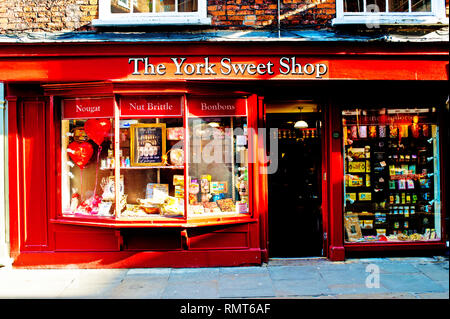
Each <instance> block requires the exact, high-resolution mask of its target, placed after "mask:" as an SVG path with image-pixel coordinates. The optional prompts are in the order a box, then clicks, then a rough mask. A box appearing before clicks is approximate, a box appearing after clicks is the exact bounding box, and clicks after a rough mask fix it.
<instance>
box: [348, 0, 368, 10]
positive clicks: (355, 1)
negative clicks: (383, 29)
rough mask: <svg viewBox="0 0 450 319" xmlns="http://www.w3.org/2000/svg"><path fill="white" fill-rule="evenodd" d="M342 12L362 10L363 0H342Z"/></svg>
mask: <svg viewBox="0 0 450 319" xmlns="http://www.w3.org/2000/svg"><path fill="white" fill-rule="evenodd" d="M344 12H364V3H363V0H344Z"/></svg>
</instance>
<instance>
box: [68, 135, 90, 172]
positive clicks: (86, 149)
mask: <svg viewBox="0 0 450 319" xmlns="http://www.w3.org/2000/svg"><path fill="white" fill-rule="evenodd" d="M67 148H68V149H70V150H72V152H70V151H69V152H68V153H69V156H70V158H71V159H72V160H73V161H74V162H75V164H77V165H78V167H79V168H81V169H83V168H84V167H85V166H86V164H87V163H88V162H89V160H90V159H91V157H92V154H94V148H93V147H92V145H91V144H90V143H88V142H82V143H80V142H76V141H74V142H72V143H70V144H69V146H68V147H67Z"/></svg>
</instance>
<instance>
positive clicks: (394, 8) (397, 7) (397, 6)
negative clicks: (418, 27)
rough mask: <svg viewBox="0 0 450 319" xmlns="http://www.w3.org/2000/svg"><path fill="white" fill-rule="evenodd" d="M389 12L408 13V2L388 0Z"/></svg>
mask: <svg viewBox="0 0 450 319" xmlns="http://www.w3.org/2000/svg"><path fill="white" fill-rule="evenodd" d="M389 12H409V2H408V0H389Z"/></svg>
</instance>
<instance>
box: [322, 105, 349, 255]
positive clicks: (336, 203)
mask: <svg viewBox="0 0 450 319" xmlns="http://www.w3.org/2000/svg"><path fill="white" fill-rule="evenodd" d="M326 112H327V115H326V117H327V122H328V123H326V124H327V126H328V129H327V136H326V138H327V139H328V156H327V158H328V161H329V163H328V177H327V179H328V181H327V184H328V212H329V215H328V217H329V219H328V220H329V224H328V243H329V246H328V258H329V259H330V260H332V261H339V260H344V259H345V250H344V234H343V227H344V226H343V198H342V197H343V182H344V176H343V172H344V170H343V158H342V138H341V136H342V125H341V115H340V110H339V108H338V107H336V106H334V105H333V104H332V103H331V104H330V105H329V108H328V109H327V111H326ZM333 133H334V134H333ZM336 133H337V134H338V135H337V134H336Z"/></svg>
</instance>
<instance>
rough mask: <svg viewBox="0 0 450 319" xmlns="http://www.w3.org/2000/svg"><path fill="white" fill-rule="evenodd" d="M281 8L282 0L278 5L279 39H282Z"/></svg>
mask: <svg viewBox="0 0 450 319" xmlns="http://www.w3.org/2000/svg"><path fill="white" fill-rule="evenodd" d="M280 6H281V4H280V0H278V5H277V19H278V39H280V38H281V20H280V19H281V15H280V11H281V9H280Z"/></svg>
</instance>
